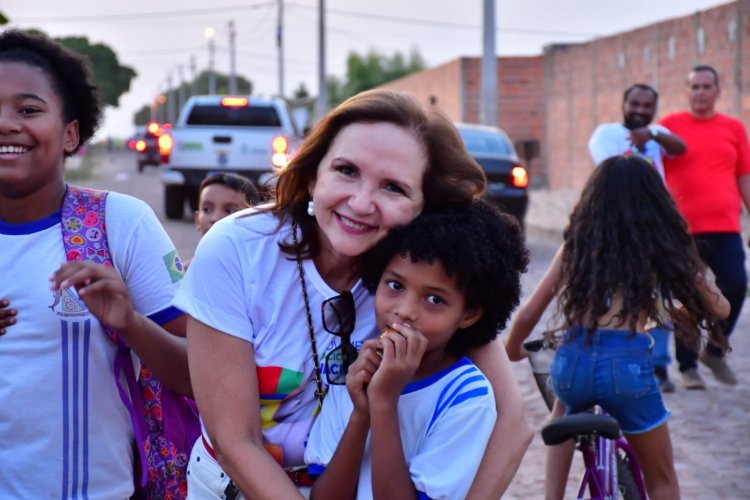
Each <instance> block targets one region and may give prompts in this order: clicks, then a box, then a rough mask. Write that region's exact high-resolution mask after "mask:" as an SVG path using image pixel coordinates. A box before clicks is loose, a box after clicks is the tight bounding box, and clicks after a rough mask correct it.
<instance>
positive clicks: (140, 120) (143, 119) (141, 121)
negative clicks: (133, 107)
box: [133, 104, 151, 125]
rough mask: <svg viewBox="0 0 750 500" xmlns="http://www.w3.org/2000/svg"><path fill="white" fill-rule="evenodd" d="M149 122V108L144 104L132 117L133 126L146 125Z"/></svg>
mask: <svg viewBox="0 0 750 500" xmlns="http://www.w3.org/2000/svg"><path fill="white" fill-rule="evenodd" d="M149 121H151V106H150V105H148V104H146V105H144V106H143V107H142V108H141V109H139V110H138V111H136V112H135V115H133V124H134V125H146V124H147V123H148V122H149Z"/></svg>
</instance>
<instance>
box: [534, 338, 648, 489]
mask: <svg viewBox="0 0 750 500" xmlns="http://www.w3.org/2000/svg"><path fill="white" fill-rule="evenodd" d="M523 346H524V348H525V349H526V351H527V352H528V353H529V364H531V371H532V372H533V374H534V379H535V380H536V383H537V386H538V387H539V391H540V392H541V394H542V398H543V399H544V402H545V404H546V405H547V408H549V409H550V410H552V406H553V404H554V402H555V394H554V392H553V391H552V387H551V386H550V384H549V375H550V367H551V365H552V357H553V352H552V346H551V345H550V343H549V342H548V341H547V340H546V339H537V340H530V341H527V342H524V344H523ZM542 439H543V440H544V444H546V445H548V446H553V445H558V444H562V443H564V442H565V441H567V440H569V439H573V440H574V441H575V443H576V449H577V450H578V451H580V452H581V454H582V455H583V463H584V475H583V478H582V479H581V485H580V487H579V490H578V496H577V497H576V498H578V499H582V498H583V495H584V494H585V493H586V490H588V492H589V495H590V498H591V499H603V500H610V499H617V498H622V499H624V500H646V499H647V496H646V488H645V485H644V483H643V475H642V474H641V469H640V466H639V465H638V460H637V459H636V457H635V453H634V452H633V450H632V448H631V447H630V445H629V444H628V442H627V440H626V439H625V437H624V436H623V435H622V431H621V430H620V424H619V423H618V422H617V420H616V419H615V418H614V417H612V416H610V415H607V413H606V412H605V411H604V410H603V409H602V408H600V407H599V406H595V407H594V408H592V409H591V410H590V411H587V412H582V413H575V414H573V415H566V416H562V417H557V418H555V419H553V420H551V421H550V422H548V423H547V424H545V425H544V426H543V427H542Z"/></svg>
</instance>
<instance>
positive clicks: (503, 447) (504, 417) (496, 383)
mask: <svg viewBox="0 0 750 500" xmlns="http://www.w3.org/2000/svg"><path fill="white" fill-rule="evenodd" d="M469 357H470V358H471V360H472V361H473V362H474V364H476V365H477V366H478V367H479V369H480V370H482V372H483V373H484V375H485V376H486V377H487V379H488V380H489V381H490V384H492V390H493V391H494V393H495V404H496V405H497V422H496V423H495V428H494V430H493V431H492V436H491V437H490V441H489V443H487V448H486V449H485V451H484V456H483V457H482V462H481V463H480V464H479V470H478V471H477V475H476V477H475V478H474V482H473V483H472V485H471V489H470V490H469V494H468V495H467V498H472V499H474V498H476V499H487V498H500V497H501V496H502V495H503V493H504V492H505V490H506V489H507V488H508V485H509V484H510V482H511V480H512V479H513V476H515V475H516V470H518V466H519V465H520V464H521V459H522V458H523V455H524V453H526V449H527V448H528V447H529V444H531V439H532V438H533V437H534V433H533V430H532V428H531V425H530V424H529V423H528V422H527V421H526V417H525V415H524V406H523V399H522V398H521V391H520V389H519V387H518V381H517V380H516V378H515V375H514V374H513V371H512V369H511V366H510V360H509V359H508V356H507V354H506V353H505V349H504V348H503V344H502V342H501V341H500V339H496V340H495V341H494V342H492V343H490V344H487V345H485V346H483V347H481V348H479V349H477V350H476V351H474V352H473V353H471V354H470V356H469Z"/></svg>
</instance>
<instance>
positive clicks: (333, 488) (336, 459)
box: [305, 201, 528, 499]
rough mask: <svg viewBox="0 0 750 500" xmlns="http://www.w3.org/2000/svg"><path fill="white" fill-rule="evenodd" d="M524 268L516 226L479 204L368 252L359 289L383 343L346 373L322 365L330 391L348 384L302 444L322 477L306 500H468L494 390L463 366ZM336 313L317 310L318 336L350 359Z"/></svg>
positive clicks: (413, 227) (364, 351) (509, 303)
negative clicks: (369, 301) (411, 499)
mask: <svg viewBox="0 0 750 500" xmlns="http://www.w3.org/2000/svg"><path fill="white" fill-rule="evenodd" d="M527 262H528V254H527V251H526V249H525V248H524V245H523V236H522V233H521V229H520V227H519V225H518V224H517V222H516V221H515V220H514V219H513V218H512V217H511V216H509V215H506V214H502V213H500V212H499V211H498V210H496V209H494V208H492V207H490V206H489V205H487V204H486V203H484V202H480V201H478V202H474V203H473V204H471V205H469V206H464V207H459V208H451V209H449V210H446V211H444V212H440V213H426V214H423V215H421V216H420V217H418V218H417V219H416V220H414V221H413V222H412V223H411V224H409V225H408V226H405V227H402V228H397V229H394V230H392V231H391V233H389V235H388V236H387V237H386V238H385V239H384V240H383V241H382V242H381V243H380V244H378V245H377V246H376V247H375V248H374V249H373V250H372V251H371V252H370V254H369V255H368V256H367V258H366V259H365V261H364V263H363V270H362V273H363V277H362V280H363V283H364V284H365V286H366V287H367V288H368V289H369V290H371V291H373V292H375V314H376V320H377V325H378V328H380V330H381V331H385V332H386V333H384V334H383V335H382V336H381V338H380V339H372V340H368V341H366V342H365V343H364V344H363V345H362V348H361V350H360V352H359V353H358V355H357V357H356V361H354V363H353V364H352V365H351V366H349V367H346V366H343V367H342V366H340V363H341V360H342V358H346V357H347V356H345V355H342V354H341V353H339V354H338V355H337V353H336V351H335V350H334V351H332V352H331V353H330V354H329V355H328V356H327V357H326V364H325V367H326V370H325V371H326V376H327V377H328V380H329V382H330V383H332V384H335V383H336V382H338V383H342V382H343V379H342V378H341V377H339V374H340V373H342V372H343V373H346V372H347V368H348V373H347V374H346V381H345V383H346V387H344V386H343V385H331V388H330V390H329V392H328V395H327V396H326V399H325V401H324V404H323V409H322V411H321V414H320V416H319V417H318V419H317V420H316V422H315V424H314V426H313V428H312V430H311V433H310V436H309V439H308V442H307V447H306V450H305V461H306V463H308V464H309V469H308V472H309V474H310V475H319V477H318V479H317V480H316V481H315V484H314V486H313V490H312V498H331V497H332V496H334V495H335V496H336V497H342V498H354V497H356V498H360V499H365V498H373V497H375V498H388V497H393V495H396V494H403V492H404V491H409V490H411V491H413V492H414V493H415V494H416V495H417V496H419V498H464V497H465V496H466V493H467V492H468V490H469V487H470V486H471V483H472V480H473V478H474V475H475V474H476V471H477V468H478V467H479V463H480V461H481V458H482V455H483V453H484V449H485V446H486V444H487V441H488V440H489V437H490V434H491V432H492V429H493V426H494V423H495V419H496V416H497V415H496V410H495V403H494V396H493V393H492V387H491V386H490V384H489V382H488V381H487V379H486V378H485V377H484V375H483V374H482V373H481V372H480V371H479V369H478V368H477V367H476V366H475V365H474V364H472V362H471V361H470V360H469V359H468V358H466V357H465V356H464V354H465V353H466V352H467V351H469V350H470V349H473V348H475V347H478V346H481V345H484V344H486V343H488V342H491V341H492V340H493V339H494V338H495V337H496V335H497V333H498V331H499V330H500V329H501V328H503V327H504V326H505V323H506V321H507V320H508V318H509V316H510V313H511V311H512V310H513V309H514V308H515V307H516V306H517V305H518V300H519V296H520V291H521V287H520V274H521V272H524V271H525V269H526V265H527ZM337 307H339V309H338V311H336V312H335V315H337V317H338V321H339V323H336V321H335V320H332V319H331V316H332V315H329V314H328V313H327V312H326V308H325V307H324V309H323V312H324V326H325V328H326V329H327V330H329V331H331V332H332V333H336V332H341V334H342V345H341V347H342V348H343V349H344V350H346V349H347V348H349V349H351V347H350V345H349V346H347V342H348V338H347V337H346V335H345V334H346V332H349V331H351V330H352V329H353V323H354V321H353V315H351V314H349V313H348V311H346V310H345V308H343V307H342V306H341V305H340V304H339V305H338V306H337ZM347 322H350V323H351V324H344V323H347ZM331 323H334V324H333V325H331ZM337 363H338V365H337ZM337 378H338V380H336V379H337Z"/></svg>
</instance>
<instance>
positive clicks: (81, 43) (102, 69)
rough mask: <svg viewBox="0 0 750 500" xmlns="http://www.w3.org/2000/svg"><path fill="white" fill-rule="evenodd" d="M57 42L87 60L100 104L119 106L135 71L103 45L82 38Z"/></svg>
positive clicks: (60, 39) (63, 39)
mask: <svg viewBox="0 0 750 500" xmlns="http://www.w3.org/2000/svg"><path fill="white" fill-rule="evenodd" d="M57 41H58V42H60V43H61V44H63V45H64V46H66V47H67V48H69V49H71V50H74V51H76V52H78V53H79V54H83V55H84V56H86V57H87V58H88V59H89V61H90V63H91V68H92V70H93V72H94V81H95V82H96V86H97V87H99V92H100V94H101V98H102V102H103V103H104V104H105V105H106V106H113V107H115V108H116V107H117V106H119V104H120V96H122V95H123V94H124V93H126V92H127V91H128V90H130V84H131V82H132V81H133V78H135V77H136V76H137V73H136V72H135V70H134V69H133V68H131V67H129V66H123V65H121V64H120V62H119V60H118V59H117V54H115V52H114V51H113V50H112V49H111V48H109V47H108V46H107V45H104V44H103V43H95V44H92V43H91V42H89V40H88V38H86V37H82V36H69V37H64V38H57Z"/></svg>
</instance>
